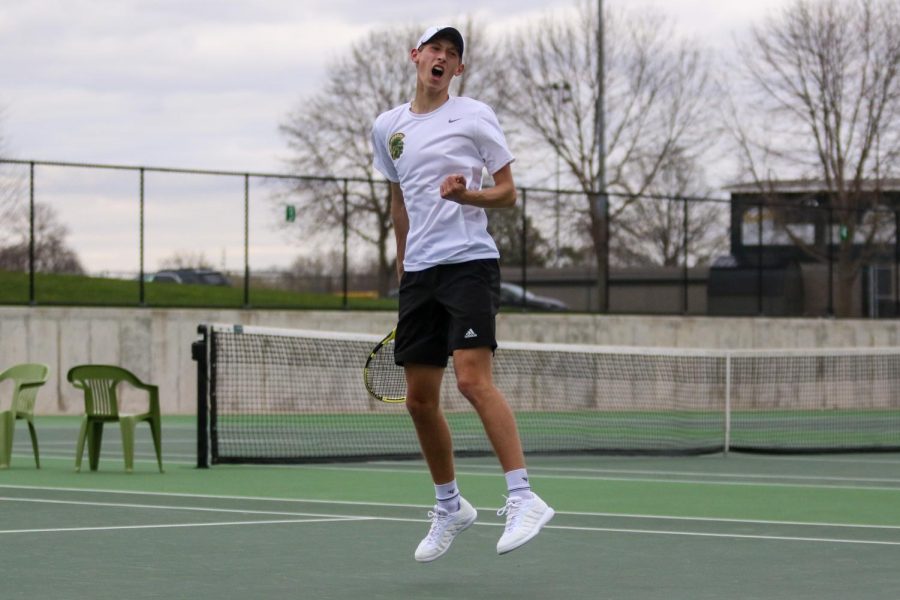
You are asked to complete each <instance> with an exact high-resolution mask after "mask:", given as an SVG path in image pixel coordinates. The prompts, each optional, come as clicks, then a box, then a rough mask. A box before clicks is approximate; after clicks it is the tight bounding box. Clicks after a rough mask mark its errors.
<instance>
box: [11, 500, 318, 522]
mask: <svg viewBox="0 0 900 600" xmlns="http://www.w3.org/2000/svg"><path fill="white" fill-rule="evenodd" d="M0 501H6V502H33V503H38V504H68V505H76V506H88V507H90V506H106V507H115V508H141V509H155V510H183V511H194V512H214V513H238V514H245V515H280V516H289V517H333V516H334V515H333V514H330V513H310V512H293V511H273V510H245V509H239V508H210V507H206V506H170V505H164V504H134V503H126V502H85V501H81V500H51V499H48V498H19V497H15V496H0Z"/></svg>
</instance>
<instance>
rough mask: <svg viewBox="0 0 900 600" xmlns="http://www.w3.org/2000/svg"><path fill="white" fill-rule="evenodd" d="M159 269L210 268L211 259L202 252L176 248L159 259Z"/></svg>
mask: <svg viewBox="0 0 900 600" xmlns="http://www.w3.org/2000/svg"><path fill="white" fill-rule="evenodd" d="M159 268H160V269H212V268H213V265H212V261H211V260H209V259H208V258H206V254H204V253H203V252H191V251H190V250H176V251H174V252H173V253H172V254H170V255H169V256H167V257H165V258H163V259H161V260H160V261H159Z"/></svg>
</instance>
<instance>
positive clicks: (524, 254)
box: [522, 189, 528, 310]
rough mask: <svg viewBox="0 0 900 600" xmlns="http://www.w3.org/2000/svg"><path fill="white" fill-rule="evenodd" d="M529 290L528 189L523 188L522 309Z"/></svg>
mask: <svg viewBox="0 0 900 600" xmlns="http://www.w3.org/2000/svg"><path fill="white" fill-rule="evenodd" d="M527 292H528V190H524V189H523V190H522V310H525V308H526V307H527V302H526V300H525V294H526V293H527Z"/></svg>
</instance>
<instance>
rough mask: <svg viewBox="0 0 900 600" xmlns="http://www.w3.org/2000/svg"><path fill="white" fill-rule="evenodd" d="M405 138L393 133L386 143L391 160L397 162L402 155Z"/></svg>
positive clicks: (400, 134) (402, 135)
mask: <svg viewBox="0 0 900 600" xmlns="http://www.w3.org/2000/svg"><path fill="white" fill-rule="evenodd" d="M404 137H406V136H405V135H404V134H402V133H395V134H394V135H392V136H391V139H390V140H389V141H388V148H390V149H391V158H393V159H394V160H397V159H398V158H400V155H401V154H403V138H404Z"/></svg>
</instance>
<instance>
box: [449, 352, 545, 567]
mask: <svg viewBox="0 0 900 600" xmlns="http://www.w3.org/2000/svg"><path fill="white" fill-rule="evenodd" d="M492 358H493V356H492V353H491V350H490V348H472V349H464V350H455V351H454V352H453V366H454V368H455V369H456V380H457V384H458V386H459V390H460V392H462V394H463V395H464V396H465V397H466V399H467V400H468V401H469V402H470V403H471V404H472V406H474V407H475V410H476V411H477V412H478V416H479V417H481V422H482V423H483V424H484V430H485V432H486V433H487V436H488V439H490V441H491V445H492V446H493V447H494V452H495V453H496V454H497V459H498V460H499V461H500V465H501V466H502V467H503V471H504V474H505V476H506V484H507V489H508V490H509V496H508V497H507V499H506V504H505V505H504V506H503V508H501V509H500V510H498V511H497V514H498V515H500V516H506V527H505V529H504V531H503V535H502V536H501V537H500V540H499V541H498V542H497V553H498V554H506V553H507V552H511V551H513V550H515V549H516V548H518V547H520V546H522V545H523V544H525V543H526V542H528V541H530V540H532V539H533V538H534V537H535V536H536V535H537V534H538V533H540V531H541V528H542V527H543V526H544V525H546V524H547V522H549V521H550V519H552V518H553V515H554V511H553V509H552V508H550V507H549V506H548V505H547V503H546V502H544V501H543V500H542V499H541V498H540V497H539V496H538V495H537V494H535V493H533V492H532V491H531V484H530V483H529V482H528V473H527V471H526V470H525V456H524V454H523V452H522V442H521V440H520V439H519V432H518V428H517V427H516V419H515V416H514V415H513V412H512V409H511V408H510V407H509V403H508V402H507V401H506V398H505V397H504V396H503V393H502V392H501V391H500V390H499V389H497V387H496V386H495V385H494V382H493V375H492V369H491V363H492Z"/></svg>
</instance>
